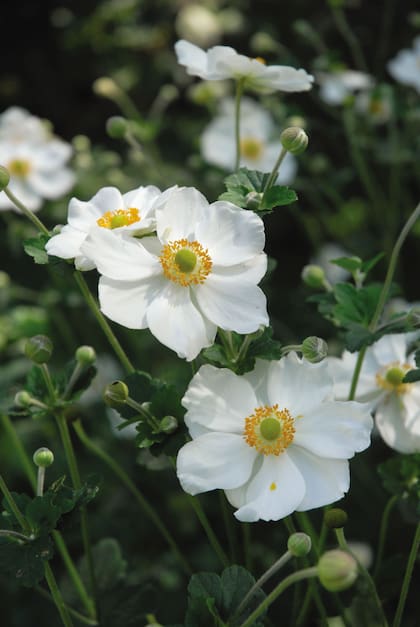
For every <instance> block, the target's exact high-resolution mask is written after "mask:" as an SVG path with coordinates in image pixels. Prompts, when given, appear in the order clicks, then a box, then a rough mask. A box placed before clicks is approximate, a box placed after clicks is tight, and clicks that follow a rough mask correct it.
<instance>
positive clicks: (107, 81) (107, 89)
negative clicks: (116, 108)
mask: <svg viewBox="0 0 420 627" xmlns="http://www.w3.org/2000/svg"><path fill="white" fill-rule="evenodd" d="M92 89H93V91H94V92H95V94H96V95H97V96H103V97H104V98H111V99H112V98H115V97H116V96H119V94H120V92H121V90H120V88H119V87H118V85H117V83H116V82H115V81H114V80H113V79H112V78H109V76H101V78H97V79H96V81H94V83H93V85H92Z"/></svg>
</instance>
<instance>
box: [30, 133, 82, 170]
mask: <svg viewBox="0 0 420 627" xmlns="http://www.w3.org/2000/svg"><path fill="white" fill-rule="evenodd" d="M72 153H73V149H72V147H71V146H70V144H67V143H66V142H63V141H61V140H60V139H51V140H50V141H48V142H45V143H43V144H39V145H36V146H35V150H34V163H36V168H37V170H41V171H42V172H51V173H52V172H53V171H54V170H57V169H58V168H61V167H62V166H63V165H64V164H65V163H66V162H67V161H68V160H69V159H70V157H71V155H72Z"/></svg>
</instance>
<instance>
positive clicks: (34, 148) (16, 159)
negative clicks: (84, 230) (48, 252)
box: [0, 107, 75, 211]
mask: <svg viewBox="0 0 420 627" xmlns="http://www.w3.org/2000/svg"><path fill="white" fill-rule="evenodd" d="M71 154H72V149H71V146H70V145H69V144H67V143H66V142H64V141H62V140H61V139H58V138H56V137H54V136H53V135H52V134H51V132H50V130H49V128H48V126H47V124H45V123H43V122H42V120H40V119H39V118H37V117H35V116H33V115H31V114H30V113H28V112H27V111H25V110H24V109H21V108H19V107H11V108H10V109H8V110H7V111H5V112H4V113H3V114H2V115H0V164H1V165H2V166H4V167H6V168H7V170H8V171H9V174H10V183H9V185H8V187H9V189H10V191H11V192H12V193H13V194H15V196H16V197H17V198H18V200H20V201H21V202H22V203H23V204H24V205H25V206H26V207H27V208H28V209H30V210H31V211H37V210H38V209H39V208H40V207H41V205H42V200H43V199H55V198H59V197H60V196H62V195H63V194H66V193H67V192H68V191H69V190H70V189H71V188H72V186H73V185H74V181H75V177H74V174H73V172H72V171H71V170H70V169H69V168H68V167H66V164H67V162H68V160H69V159H70V157H71ZM1 209H15V206H14V204H13V203H12V202H11V201H10V200H9V198H8V197H7V195H6V194H5V192H0V210H1Z"/></svg>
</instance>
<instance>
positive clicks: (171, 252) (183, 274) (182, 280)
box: [159, 239, 213, 287]
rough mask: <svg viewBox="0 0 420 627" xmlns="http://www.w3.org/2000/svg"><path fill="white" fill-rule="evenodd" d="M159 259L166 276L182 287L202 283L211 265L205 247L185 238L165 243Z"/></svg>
mask: <svg viewBox="0 0 420 627" xmlns="http://www.w3.org/2000/svg"><path fill="white" fill-rule="evenodd" d="M159 261H160V263H161V266H162V269H163V274H164V275H165V276H166V278H167V279H169V280H170V281H173V282H174V283H178V284H179V285H182V286H183V287H187V286H188V285H191V284H195V285H198V284H199V283H204V281H205V280H206V278H207V277H208V275H209V274H210V272H211V268H212V265H213V262H212V260H211V257H210V255H209V253H208V250H207V248H203V247H202V245H201V244H200V243H199V242H197V241H193V242H190V241H188V240H187V239H178V240H175V241H174V242H169V243H168V244H165V246H164V247H163V248H162V252H161V254H160V257H159Z"/></svg>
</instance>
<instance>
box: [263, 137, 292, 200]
mask: <svg viewBox="0 0 420 627" xmlns="http://www.w3.org/2000/svg"><path fill="white" fill-rule="evenodd" d="M286 155H287V150H286V148H283V146H282V149H281V150H280V154H279V156H278V158H277V161H276V163H275V164H274V167H273V169H272V171H271V174H270V176H269V177H268V180H267V183H266V184H265V186H264V193H263V197H262V200H261V203H263V201H264V197H265V195H266V193H267V192H268V190H269V189H270V187H272V186H273V185H274V183H275V181H276V179H277V174H278V171H279V169H280V166H281V164H282V163H283V159H284V158H285V156H286Z"/></svg>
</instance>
